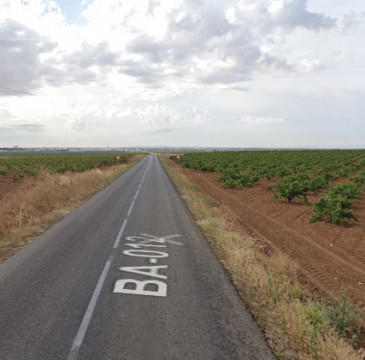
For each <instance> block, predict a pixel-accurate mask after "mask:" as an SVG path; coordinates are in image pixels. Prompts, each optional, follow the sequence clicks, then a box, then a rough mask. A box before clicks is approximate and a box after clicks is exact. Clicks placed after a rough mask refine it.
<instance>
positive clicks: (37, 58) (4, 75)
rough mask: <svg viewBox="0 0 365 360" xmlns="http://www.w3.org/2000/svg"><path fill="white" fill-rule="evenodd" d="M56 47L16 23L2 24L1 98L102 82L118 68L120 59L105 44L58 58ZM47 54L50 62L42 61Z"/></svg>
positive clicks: (86, 46) (85, 48)
mask: <svg viewBox="0 0 365 360" xmlns="http://www.w3.org/2000/svg"><path fill="white" fill-rule="evenodd" d="M57 45H58V44H56V43H54V42H51V41H50V40H49V39H48V38H47V37H45V36H41V35H39V34H38V33H37V32H36V31H34V30H32V29H30V28H28V27H26V26H24V25H22V24H20V23H18V22H16V21H13V20H7V21H5V22H4V23H2V24H0V96H12V95H31V94H33V93H34V92H35V91H36V90H37V89H39V88H40V87H42V86H44V85H45V84H50V85H52V86H56V87H58V86H64V85H69V84H72V83H77V84H88V83H91V82H96V81H102V80H103V79H104V78H105V75H106V73H107V72H108V69H107V68H109V69H110V68H112V67H113V66H115V65H117V64H118V62H119V58H120V54H119V53H116V52H113V51H111V50H110V48H109V45H108V44H107V42H105V41H103V42H101V43H99V44H97V45H90V44H87V43H84V44H82V48H81V50H79V51H76V52H74V53H71V54H62V53H59V54H58V57H56V56H53V54H52V52H53V51H54V50H55V49H56V48H57ZM44 54H46V55H48V56H47V60H43V61H42V60H41V56H42V55H44ZM95 67H98V68H99V69H103V71H95Z"/></svg>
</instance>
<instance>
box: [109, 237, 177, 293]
mask: <svg viewBox="0 0 365 360" xmlns="http://www.w3.org/2000/svg"><path fill="white" fill-rule="evenodd" d="M178 237H181V235H179V234H174V235H169V236H155V235H150V234H144V233H143V234H140V235H138V236H127V237H126V241H127V242H128V243H125V244H124V246H128V247H131V248H132V249H126V250H123V251H122V254H123V255H126V256H131V257H135V258H137V259H138V258H139V259H140V260H142V259H143V258H144V259H148V260H149V262H150V264H157V262H158V261H160V260H163V259H166V258H167V257H169V253H168V252H167V250H168V249H167V245H168V244H173V245H179V246H181V245H183V244H182V243H181V242H178V241H175V240H173V239H175V238H178ZM167 269H168V266H167V265H149V266H125V267H120V268H119V270H120V271H122V272H123V273H128V274H130V273H132V274H137V275H142V276H146V277H148V278H149V279H148V280H143V281H140V280H135V279H120V280H117V281H116V283H115V285H114V290H113V292H114V293H115V294H129V295H143V296H157V297H166V296H167V283H166V282H164V281H162V280H165V281H166V280H167V275H165V273H161V272H164V271H167ZM156 279H161V280H156Z"/></svg>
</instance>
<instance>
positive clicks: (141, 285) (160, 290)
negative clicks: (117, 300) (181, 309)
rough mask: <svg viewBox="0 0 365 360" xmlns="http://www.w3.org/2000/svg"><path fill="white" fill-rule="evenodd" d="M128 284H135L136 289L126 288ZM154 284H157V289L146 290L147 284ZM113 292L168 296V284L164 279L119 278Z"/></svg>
mask: <svg viewBox="0 0 365 360" xmlns="http://www.w3.org/2000/svg"><path fill="white" fill-rule="evenodd" d="M127 284H133V285H134V289H126V288H125V286H126V285H127ZM150 284H153V285H156V286H157V290H156V291H151V290H145V288H146V286H148V285H150ZM113 292H115V293H119V294H134V295H145V296H164V297H165V296H166V295H167V285H166V284H165V283H163V282H162V281H157V280H145V281H138V280H132V279H123V280H118V281H117V282H116V283H115V286H114V290H113Z"/></svg>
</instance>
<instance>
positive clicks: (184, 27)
mask: <svg viewBox="0 0 365 360" xmlns="http://www.w3.org/2000/svg"><path fill="white" fill-rule="evenodd" d="M252 4H254V5H255V6H256V7H255V8H254V10H251V11H246V10H244V9H241V8H240V7H239V4H237V1H233V0H230V1H225V2H222V1H218V0H210V1H207V0H201V1H196V0H194V1H192V0H185V1H184V3H183V4H182V5H181V6H180V7H179V8H177V9H174V10H172V11H171V13H170V14H169V16H168V19H169V20H168V28H167V32H166V35H165V37H164V38H163V39H161V40H156V39H154V38H152V37H151V36H149V35H146V34H144V33H139V34H137V35H136V36H135V38H134V39H133V40H132V41H131V42H130V43H129V44H128V45H127V48H126V49H127V51H128V52H130V53H133V54H138V55H139V56H140V57H141V59H140V60H138V61H136V60H133V62H129V63H128V62H125V63H124V65H123V66H122V67H121V71H122V72H123V73H125V74H127V75H130V76H133V77H136V78H138V80H139V81H140V82H144V83H149V84H152V83H154V82H159V83H161V82H162V81H164V80H166V81H167V80H169V79H172V78H180V79H181V78H185V79H187V78H188V77H192V78H194V79H195V80H196V81H198V82H200V83H204V84H229V83H231V84H234V83H240V82H242V81H247V80H249V79H251V77H252V74H253V73H254V72H256V71H265V70H269V69H270V70H272V69H280V70H285V71H293V70H294V69H296V68H297V67H296V66H295V64H290V63H289V62H288V61H287V59H286V58H285V56H283V55H281V54H280V52H278V51H277V52H271V53H270V52H269V53H268V52H267V51H263V47H264V45H265V44H266V43H267V42H268V43H270V46H271V47H273V46H275V44H273V42H272V40H271V36H273V35H275V34H276V33H277V32H280V29H285V30H286V31H288V30H289V31H293V30H294V29H295V28H297V27H303V28H306V29H308V30H315V31H317V30H321V29H328V28H333V27H335V26H336V24H337V22H336V20H335V19H333V18H330V17H328V16H326V15H324V14H321V13H313V12H309V11H308V10H307V0H286V1H284V3H283V6H282V7H281V8H280V9H278V10H277V11H275V12H270V11H269V7H268V5H269V4H268V2H267V1H265V0H261V1H254V2H252ZM153 6H154V7H156V6H158V4H157V3H155V2H154V4H153ZM229 12H231V16H228V15H227V14H228V13H229ZM146 64H148V65H146ZM166 69H169V70H170V71H165V70H166Z"/></svg>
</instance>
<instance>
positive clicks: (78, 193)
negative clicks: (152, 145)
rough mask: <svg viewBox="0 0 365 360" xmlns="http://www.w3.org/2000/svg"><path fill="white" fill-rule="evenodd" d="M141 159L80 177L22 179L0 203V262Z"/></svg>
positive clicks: (58, 175) (73, 175)
mask: <svg viewBox="0 0 365 360" xmlns="http://www.w3.org/2000/svg"><path fill="white" fill-rule="evenodd" d="M140 159H141V156H134V157H133V158H132V159H131V160H130V162H129V164H122V165H117V166H113V167H109V168H105V169H93V170H89V171H85V172H83V173H71V172H70V173H65V174H62V175H60V174H50V173H49V172H46V171H44V172H42V173H40V174H39V175H38V176H37V177H36V178H27V179H25V180H24V181H23V182H22V184H21V185H20V186H19V188H18V189H16V190H15V191H13V192H9V193H7V194H5V195H4V197H3V198H2V199H1V207H0V219H1V222H0V262H1V261H3V260H5V259H6V258H8V257H10V256H11V255H13V254H14V253H15V252H16V251H17V250H18V249H20V248H21V247H23V246H25V245H26V244H27V243H29V241H31V240H32V239H33V238H34V237H35V236H36V235H40V234H41V233H42V232H44V231H45V230H46V229H47V228H48V227H49V226H50V225H52V224H53V223H55V222H56V221H58V220H59V219H61V218H62V217H64V216H65V215H67V214H68V213H70V212H71V211H72V210H74V209H75V208H76V207H78V206H80V204H81V203H82V202H84V201H85V200H86V199H88V198H89V197H90V196H91V195H93V194H95V193H96V192H97V191H100V190H101V189H102V188H104V187H105V186H107V185H108V184H110V183H111V182H112V181H114V180H115V179H116V178H117V177H119V176H120V175H122V174H123V173H124V172H126V171H127V170H129V169H130V168H131V167H132V166H133V165H134V164H135V163H136V162H137V161H139V160H140Z"/></svg>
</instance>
